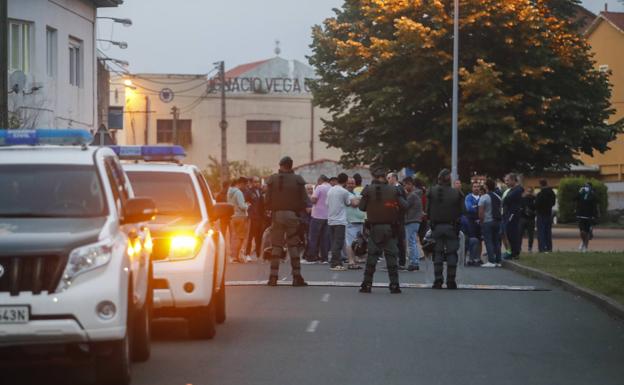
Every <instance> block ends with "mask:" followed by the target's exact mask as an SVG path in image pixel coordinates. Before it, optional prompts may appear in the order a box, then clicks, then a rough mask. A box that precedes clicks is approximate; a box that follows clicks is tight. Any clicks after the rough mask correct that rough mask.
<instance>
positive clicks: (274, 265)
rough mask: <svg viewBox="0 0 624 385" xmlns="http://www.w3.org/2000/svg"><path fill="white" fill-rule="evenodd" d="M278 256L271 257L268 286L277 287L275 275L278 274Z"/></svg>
mask: <svg viewBox="0 0 624 385" xmlns="http://www.w3.org/2000/svg"><path fill="white" fill-rule="evenodd" d="M279 265H280V256H279V255H276V254H272V255H271V273H270V275H269V283H268V285H269V286H277V273H278V272H279Z"/></svg>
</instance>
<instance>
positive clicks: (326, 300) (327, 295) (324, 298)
mask: <svg viewBox="0 0 624 385" xmlns="http://www.w3.org/2000/svg"><path fill="white" fill-rule="evenodd" d="M321 302H329V293H325V294H323V298H321Z"/></svg>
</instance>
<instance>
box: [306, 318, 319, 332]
mask: <svg viewBox="0 0 624 385" xmlns="http://www.w3.org/2000/svg"><path fill="white" fill-rule="evenodd" d="M319 323H320V321H318V320H314V321H312V322H310V325H308V328H307V329H306V332H308V333H314V332H316V328H317V327H318V325H319Z"/></svg>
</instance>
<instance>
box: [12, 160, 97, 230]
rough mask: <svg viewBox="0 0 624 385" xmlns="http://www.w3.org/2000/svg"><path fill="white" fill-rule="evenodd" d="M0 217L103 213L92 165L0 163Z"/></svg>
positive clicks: (78, 215)
mask: <svg viewBox="0 0 624 385" xmlns="http://www.w3.org/2000/svg"><path fill="white" fill-rule="evenodd" d="M0 197H2V198H1V199H0V217H15V218H18V217H43V218H45V217H98V216H104V215H106V214H107V206H106V203H105V200H104V194H103V193H102V185H101V183H100V179H99V178H98V173H97V171H96V169H95V167H94V166H76V165H42V164H33V165H1V166H0Z"/></svg>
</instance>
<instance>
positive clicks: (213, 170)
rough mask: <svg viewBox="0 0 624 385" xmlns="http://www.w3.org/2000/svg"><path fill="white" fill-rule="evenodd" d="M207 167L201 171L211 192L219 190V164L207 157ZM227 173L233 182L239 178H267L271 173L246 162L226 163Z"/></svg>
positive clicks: (212, 157) (212, 158)
mask: <svg viewBox="0 0 624 385" xmlns="http://www.w3.org/2000/svg"><path fill="white" fill-rule="evenodd" d="M208 161H209V163H208V166H207V167H206V168H205V169H203V170H202V173H203V174H204V177H205V178H206V181H207V182H208V185H209V186H210V189H211V190H212V191H213V192H216V191H219V190H221V183H220V181H221V162H219V161H218V160H217V158H215V157H214V156H209V157H208ZM228 173H229V175H230V179H231V180H234V179H236V178H239V177H241V176H244V177H247V178H249V177H252V176H257V177H259V178H264V177H268V176H269V175H271V174H272V173H273V172H272V171H271V170H270V169H266V168H258V167H255V166H253V165H251V164H249V162H247V161H246V160H244V161H236V160H235V161H229V162H228Z"/></svg>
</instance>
